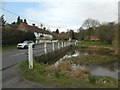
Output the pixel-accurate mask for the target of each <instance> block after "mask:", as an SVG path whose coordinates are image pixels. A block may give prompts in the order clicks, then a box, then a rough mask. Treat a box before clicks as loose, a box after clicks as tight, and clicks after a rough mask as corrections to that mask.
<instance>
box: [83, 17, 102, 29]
mask: <svg viewBox="0 0 120 90" xmlns="http://www.w3.org/2000/svg"><path fill="white" fill-rule="evenodd" d="M99 25H100V23H99V21H98V20H94V19H91V18H88V19H86V20H85V21H84V23H83V25H82V27H85V28H87V29H89V28H96V27H98V26H99Z"/></svg>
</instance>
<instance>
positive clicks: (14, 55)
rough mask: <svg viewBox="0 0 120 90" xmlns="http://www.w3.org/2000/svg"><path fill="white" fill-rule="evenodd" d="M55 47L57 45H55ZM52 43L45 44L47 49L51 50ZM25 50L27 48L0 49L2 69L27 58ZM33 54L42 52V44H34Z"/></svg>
mask: <svg viewBox="0 0 120 90" xmlns="http://www.w3.org/2000/svg"><path fill="white" fill-rule="evenodd" d="M55 49H57V46H56V45H55ZM52 50H53V49H52V45H50V44H49V45H47V51H48V52H51V51H52ZM27 51H28V49H17V48H16V49H12V50H4V51H2V69H5V68H8V67H10V66H12V65H15V64H18V63H20V62H22V61H24V60H27V54H26V53H27ZM33 54H34V56H37V55H42V54H44V45H43V44H40V45H36V46H35V48H34V49H33Z"/></svg>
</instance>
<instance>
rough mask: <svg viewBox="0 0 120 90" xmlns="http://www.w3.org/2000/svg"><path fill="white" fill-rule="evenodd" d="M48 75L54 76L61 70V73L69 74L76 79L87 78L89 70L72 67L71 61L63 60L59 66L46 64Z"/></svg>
mask: <svg viewBox="0 0 120 90" xmlns="http://www.w3.org/2000/svg"><path fill="white" fill-rule="evenodd" d="M46 71H48V72H47V73H46V75H47V76H51V77H52V76H54V73H55V72H59V73H60V74H61V75H64V76H69V77H71V78H74V79H82V80H84V79H86V78H87V77H88V75H87V70H85V69H82V70H81V69H75V70H74V69H72V67H71V63H70V62H69V61H63V62H61V63H60V64H59V65H58V66H51V65H46Z"/></svg>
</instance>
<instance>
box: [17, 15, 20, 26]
mask: <svg viewBox="0 0 120 90" xmlns="http://www.w3.org/2000/svg"><path fill="white" fill-rule="evenodd" d="M20 23H21V19H20V16H18V18H17V25H19V24H20Z"/></svg>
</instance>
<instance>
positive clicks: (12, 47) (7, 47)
mask: <svg viewBox="0 0 120 90" xmlns="http://www.w3.org/2000/svg"><path fill="white" fill-rule="evenodd" d="M15 48H16V45H12V46H3V47H2V48H0V49H2V50H10V49H15Z"/></svg>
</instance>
